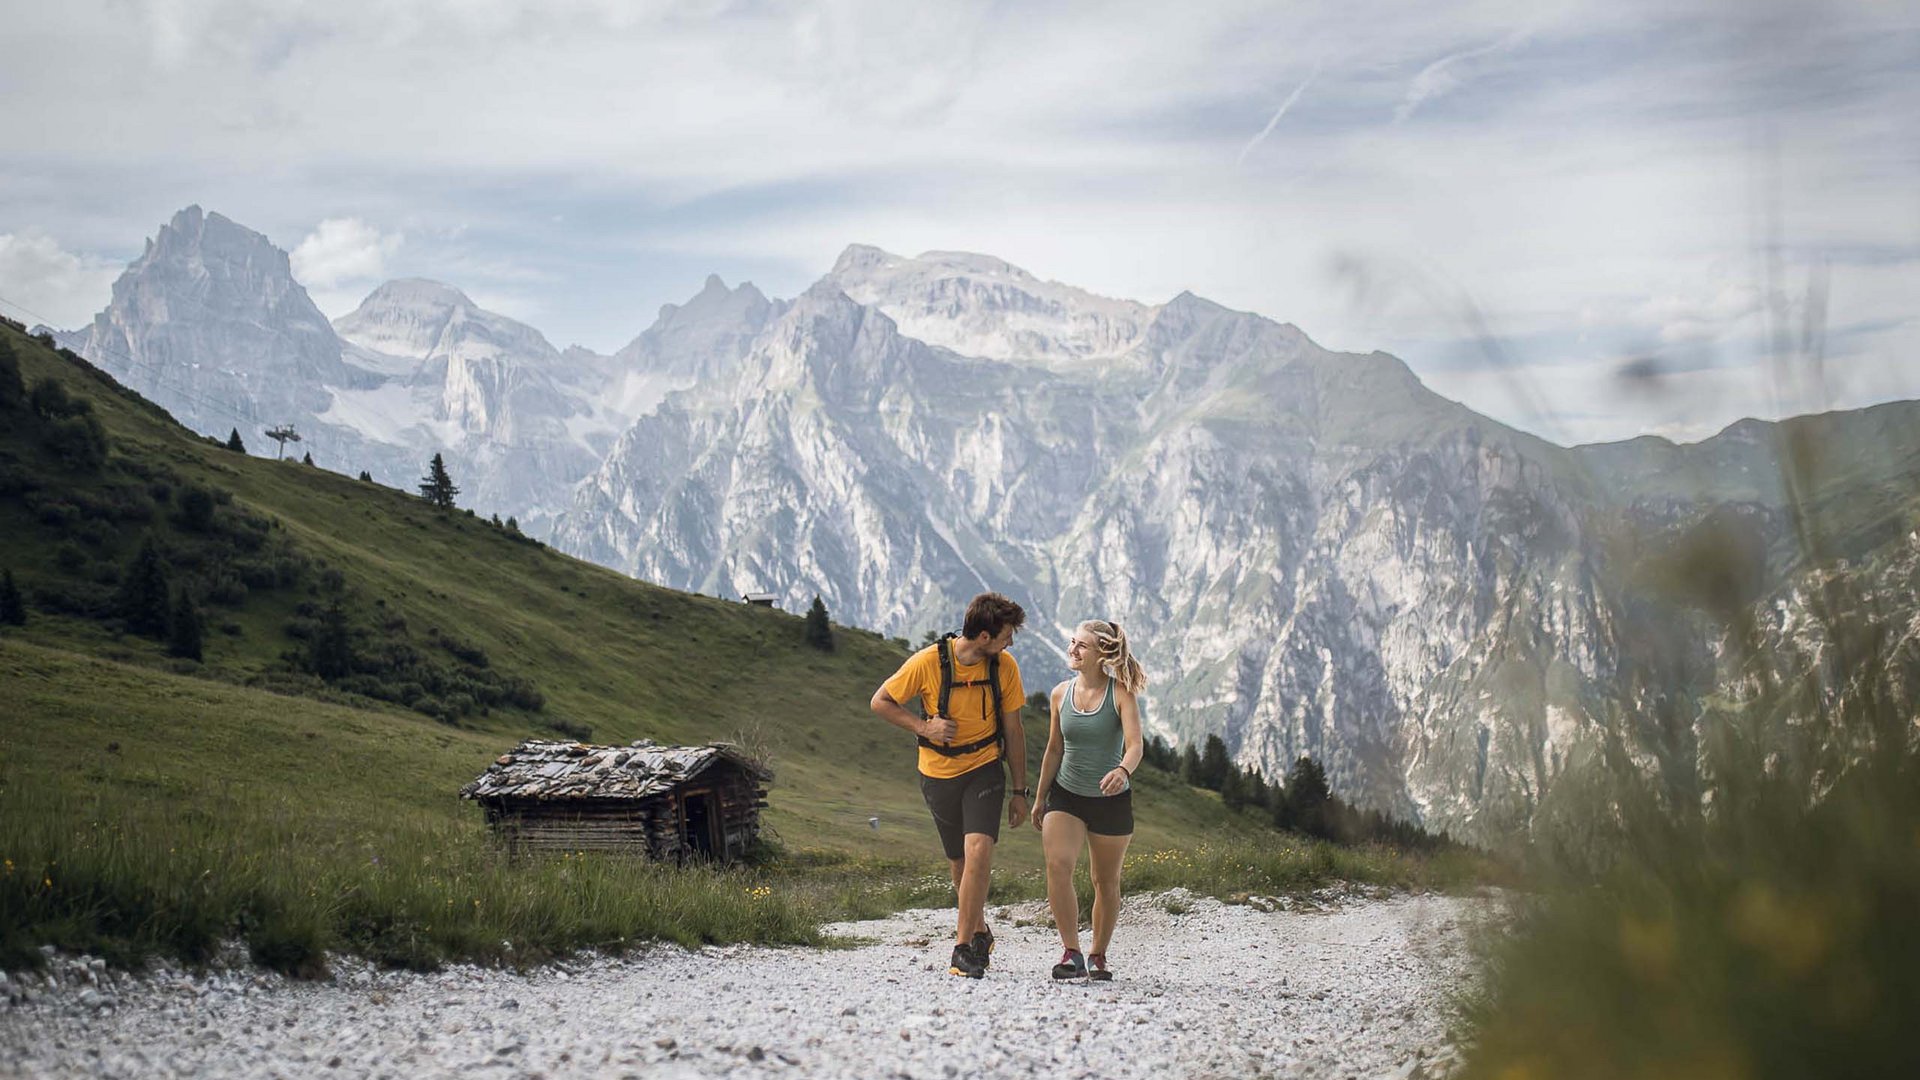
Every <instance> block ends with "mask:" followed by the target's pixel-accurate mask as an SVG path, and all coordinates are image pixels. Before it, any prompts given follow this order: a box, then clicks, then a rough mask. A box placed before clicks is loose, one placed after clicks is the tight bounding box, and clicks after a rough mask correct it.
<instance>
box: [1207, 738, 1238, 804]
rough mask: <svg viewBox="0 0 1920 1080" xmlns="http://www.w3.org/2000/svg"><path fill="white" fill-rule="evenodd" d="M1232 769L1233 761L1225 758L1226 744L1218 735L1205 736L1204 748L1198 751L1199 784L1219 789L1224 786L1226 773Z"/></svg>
mask: <svg viewBox="0 0 1920 1080" xmlns="http://www.w3.org/2000/svg"><path fill="white" fill-rule="evenodd" d="M1232 771H1233V763H1232V762H1231V761H1229V760H1227V744H1226V743H1224V742H1222V741H1221V739H1220V736H1218V735H1209V736H1207V746H1206V749H1204V750H1202V751H1200V786H1201V787H1203V788H1206V789H1207V790H1209V791H1219V790H1220V789H1221V788H1222V787H1225V786H1226V783H1227V774H1228V773H1230V772H1232Z"/></svg>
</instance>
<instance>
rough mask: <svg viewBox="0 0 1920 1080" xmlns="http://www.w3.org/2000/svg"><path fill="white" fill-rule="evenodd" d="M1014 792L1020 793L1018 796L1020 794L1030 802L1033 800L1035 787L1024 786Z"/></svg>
mask: <svg viewBox="0 0 1920 1080" xmlns="http://www.w3.org/2000/svg"><path fill="white" fill-rule="evenodd" d="M1014 794H1015V795H1018V796H1020V797H1021V798H1023V799H1025V800H1027V801H1028V802H1032V801H1033V789H1032V788H1026V787H1023V788H1020V789H1019V790H1017V791H1015V792H1014Z"/></svg>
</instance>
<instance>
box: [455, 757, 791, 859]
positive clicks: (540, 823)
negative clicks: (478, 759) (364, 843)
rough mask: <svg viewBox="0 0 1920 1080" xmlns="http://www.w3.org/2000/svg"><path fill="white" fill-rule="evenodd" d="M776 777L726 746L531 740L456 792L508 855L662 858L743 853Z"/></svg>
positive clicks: (735, 856) (756, 831)
mask: <svg viewBox="0 0 1920 1080" xmlns="http://www.w3.org/2000/svg"><path fill="white" fill-rule="evenodd" d="M771 783H773V772H772V770H770V769H768V768H767V767H766V766H765V765H763V764H761V763H760V762H758V761H755V760H753V759H752V758H750V757H748V756H747V755H746V754H745V753H743V752H741V750H740V749H739V748H738V747H735V746H732V745H730V744H727V743H712V744H709V745H707V746H660V745H658V744H656V743H654V742H652V741H651V740H648V739H642V740H640V741H638V742H636V743H634V744H633V745H631V746H592V745H589V744H586V743H576V742H545V741H540V740H528V741H526V742H523V743H521V744H520V745H519V746H516V747H514V748H513V749H512V750H511V751H509V752H507V753H505V754H502V755H500V757H499V759H498V760H496V761H495V762H494V763H493V764H491V765H489V766H487V771H486V772H484V773H481V774H480V775H479V776H478V777H477V778H475V779H474V781H473V782H472V783H470V784H468V785H467V786H466V787H464V788H462V789H460V797H461V798H463V799H473V800H474V801H476V802H478V803H479V804H480V806H481V808H482V809H483V810H484V811H485V812H486V819H487V824H488V826H489V827H491V828H492V829H493V832H494V835H495V836H497V837H499V838H500V839H501V840H503V841H504V842H505V843H506V846H507V849H508V851H510V852H512V853H515V854H519V853H522V852H526V851H617V852H629V853H632V854H636V855H646V856H648V857H649V858H653V859H659V860H662V861H671V862H684V861H686V860H688V859H717V860H720V861H722V862H731V861H733V860H736V859H739V858H742V857H744V856H745V855H746V853H747V851H748V849H749V848H750V847H751V846H752V844H753V842H754V840H756V839H757V838H758V837H759V835H760V811H761V810H762V809H763V808H764V807H765V806H766V805H767V801H766V800H767V787H768V785H770V784H771Z"/></svg>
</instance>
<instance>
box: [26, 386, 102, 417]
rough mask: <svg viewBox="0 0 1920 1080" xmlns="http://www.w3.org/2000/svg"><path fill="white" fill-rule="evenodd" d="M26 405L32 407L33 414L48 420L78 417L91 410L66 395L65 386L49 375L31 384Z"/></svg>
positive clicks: (83, 402) (69, 395) (86, 405)
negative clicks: (35, 413) (31, 387)
mask: <svg viewBox="0 0 1920 1080" xmlns="http://www.w3.org/2000/svg"><path fill="white" fill-rule="evenodd" d="M27 403H28V404H29V405H31V406H33V411H34V412H37V413H39V414H40V415H41V416H44V417H47V418H48V419H61V418H64V417H70V416H78V415H80V414H81V413H83V412H88V411H90V410H91V409H92V406H91V405H89V404H88V403H87V402H85V401H83V400H81V399H79V398H76V397H74V396H73V395H71V394H69V393H67V388H66V385H65V384H63V383H61V382H60V380H58V379H56V378H54V377H53V376H51V375H49V376H47V377H45V378H42V379H40V380H39V381H37V382H35V383H34V384H33V390H32V392H31V393H29V394H28V395H27Z"/></svg>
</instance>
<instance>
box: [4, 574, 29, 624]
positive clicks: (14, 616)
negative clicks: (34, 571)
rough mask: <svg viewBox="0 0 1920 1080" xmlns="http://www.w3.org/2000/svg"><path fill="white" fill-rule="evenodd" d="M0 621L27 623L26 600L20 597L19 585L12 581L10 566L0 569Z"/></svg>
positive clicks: (5, 622)
mask: <svg viewBox="0 0 1920 1080" xmlns="http://www.w3.org/2000/svg"><path fill="white" fill-rule="evenodd" d="M0 623H3V624H5V625H7V626H25V625H27V602H26V601H25V600H23V599H21V597H20V587H19V586H18V585H15V584H14V583H13V570H12V569H11V568H9V569H7V570H5V571H0Z"/></svg>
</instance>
